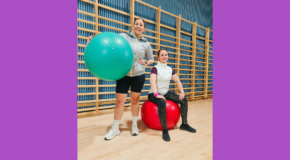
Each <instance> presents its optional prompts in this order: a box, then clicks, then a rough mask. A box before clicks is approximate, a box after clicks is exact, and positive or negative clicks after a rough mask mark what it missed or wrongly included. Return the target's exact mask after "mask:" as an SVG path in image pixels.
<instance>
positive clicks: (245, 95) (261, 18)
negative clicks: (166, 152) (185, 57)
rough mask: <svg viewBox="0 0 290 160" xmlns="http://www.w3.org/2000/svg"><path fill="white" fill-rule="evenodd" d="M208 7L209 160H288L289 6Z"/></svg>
mask: <svg viewBox="0 0 290 160" xmlns="http://www.w3.org/2000/svg"><path fill="white" fill-rule="evenodd" d="M213 3H214V4H213V21H214V22H213V30H214V42H215V43H214V55H215V56H214V61H213V62H214V72H213V73H214V98H213V144H214V145H213V159H214V160H274V159H275V160H278V159H279V160H280V159H281V160H282V159H290V157H289V144H290V139H289V135H290V129H289V122H290V118H289V117H290V116H289V113H290V107H289V100H287V99H289V89H290V87H289V83H290V79H289V77H290V76H289V66H288V65H287V64H288V63H287V62H289V60H290V56H289V49H288V48H289V47H286V46H289V37H290V34H289V33H290V29H289V28H290V25H289V15H290V13H289V6H290V1H287V0H278V1H264V0H255V1H253V0H243V1H233V0H221V1H220V0H219V1H213ZM287 95H288V96H287Z"/></svg>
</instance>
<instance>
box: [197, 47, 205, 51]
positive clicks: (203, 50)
mask: <svg viewBox="0 0 290 160" xmlns="http://www.w3.org/2000/svg"><path fill="white" fill-rule="evenodd" d="M196 49H198V50H203V51H205V49H202V48H198V47H196Z"/></svg>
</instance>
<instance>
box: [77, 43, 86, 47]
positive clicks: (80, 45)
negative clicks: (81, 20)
mask: <svg viewBox="0 0 290 160" xmlns="http://www.w3.org/2000/svg"><path fill="white" fill-rule="evenodd" d="M78 47H86V45H84V44H78Z"/></svg>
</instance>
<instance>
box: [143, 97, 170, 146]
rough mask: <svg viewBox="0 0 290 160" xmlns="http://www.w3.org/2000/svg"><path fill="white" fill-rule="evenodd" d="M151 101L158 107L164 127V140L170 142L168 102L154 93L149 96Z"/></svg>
mask: <svg viewBox="0 0 290 160" xmlns="http://www.w3.org/2000/svg"><path fill="white" fill-rule="evenodd" d="M148 99H149V101H151V102H153V103H155V104H157V105H158V116H159V119H160V122H161V126H162V129H163V130H162V138H163V140H165V141H170V136H169V134H168V130H167V124H166V101H165V100H164V99H160V98H156V97H155V96H154V95H153V93H150V94H149V95H148Z"/></svg>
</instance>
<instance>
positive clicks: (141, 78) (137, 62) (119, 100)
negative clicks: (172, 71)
mask: <svg viewBox="0 0 290 160" xmlns="http://www.w3.org/2000/svg"><path fill="white" fill-rule="evenodd" d="M145 27H146V23H145V21H144V19H141V18H137V19H135V21H134V25H133V31H128V32H127V33H120V35H121V36H122V37H124V38H125V39H126V40H127V41H128V42H129V44H130V45H131V48H132V51H133V53H134V62H133V66H132V68H131V70H130V72H129V73H128V74H127V75H126V76H125V77H124V78H122V79H120V80H117V85H116V107H115V111H114V123H113V126H112V127H111V128H110V130H109V132H108V133H107V135H106V136H105V140H111V139H113V138H114V137H115V136H117V135H119V134H120V130H119V123H120V120H121V118H122V115H123V111H124V104H125V102H126V98H127V93H128V90H129V88H130V87H131V93H130V99H131V111H132V121H133V123H132V128H131V131H132V132H131V134H132V136H137V135H138V134H139V130H138V127H137V119H138V115H139V98H140V94H141V90H142V88H143V85H144V82H145V69H146V67H147V66H148V65H150V64H151V63H153V61H154V57H153V53H152V48H151V46H150V43H149V42H147V40H146V39H145V38H144V37H143V36H142V34H143V32H144V31H145ZM92 38H93V36H91V37H89V38H88V42H87V44H88V43H89V41H90V40H91V39H92ZM144 56H145V57H146V59H147V63H146V62H145V61H144V60H143V57H144Z"/></svg>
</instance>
